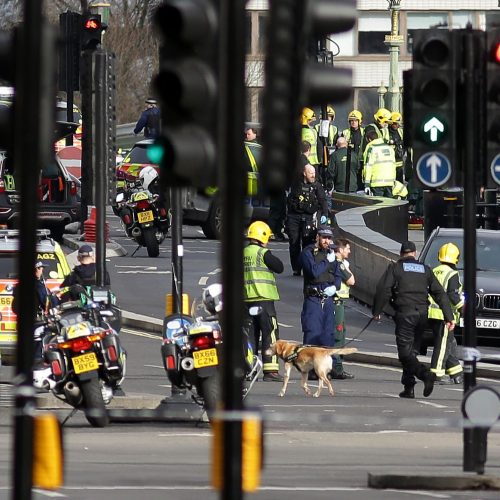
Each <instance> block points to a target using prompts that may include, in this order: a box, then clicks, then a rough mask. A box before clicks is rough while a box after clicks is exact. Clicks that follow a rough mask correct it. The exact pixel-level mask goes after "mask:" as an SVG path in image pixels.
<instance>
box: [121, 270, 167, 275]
mask: <svg viewBox="0 0 500 500" xmlns="http://www.w3.org/2000/svg"><path fill="white" fill-rule="evenodd" d="M116 274H172V271H144V270H142V271H140V270H137V271H118V272H117V273H116Z"/></svg>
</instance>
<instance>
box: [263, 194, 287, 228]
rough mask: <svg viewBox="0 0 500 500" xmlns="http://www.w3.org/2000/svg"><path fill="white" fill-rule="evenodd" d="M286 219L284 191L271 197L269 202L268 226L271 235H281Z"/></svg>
mask: <svg viewBox="0 0 500 500" xmlns="http://www.w3.org/2000/svg"><path fill="white" fill-rule="evenodd" d="M285 218H286V193H285V191H283V192H281V193H279V194H275V195H273V196H271V200H270V202H269V219H268V221H267V222H268V224H269V227H270V228H271V231H272V232H273V234H277V235H280V234H282V233H283V226H284V224H285Z"/></svg>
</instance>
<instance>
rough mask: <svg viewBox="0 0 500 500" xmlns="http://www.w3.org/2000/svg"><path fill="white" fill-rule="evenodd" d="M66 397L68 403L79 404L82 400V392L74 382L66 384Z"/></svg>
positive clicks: (64, 388)
mask: <svg viewBox="0 0 500 500" xmlns="http://www.w3.org/2000/svg"><path fill="white" fill-rule="evenodd" d="M63 391H64V395H65V396H66V399H67V400H68V401H74V404H78V403H79V402H80V400H81V398H82V391H80V388H79V387H78V386H77V385H76V384H75V383H74V382H66V384H64V387H63Z"/></svg>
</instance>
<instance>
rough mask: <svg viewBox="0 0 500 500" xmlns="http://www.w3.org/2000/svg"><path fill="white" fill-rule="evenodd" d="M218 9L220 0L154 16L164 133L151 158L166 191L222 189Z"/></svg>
mask: <svg viewBox="0 0 500 500" xmlns="http://www.w3.org/2000/svg"><path fill="white" fill-rule="evenodd" d="M218 9H219V6H218V1H217V0H208V1H207V0H166V1H164V2H163V3H162V4H161V5H160V6H159V7H158V8H157V10H156V11H155V14H154V23H155V26H156V28H157V30H158V32H159V34H160V37H161V45H160V61H159V72H158V74H157V75H156V77H155V78H154V81H153V86H154V89H155V92H156V95H157V96H158V98H159V103H160V110H161V119H162V130H161V135H160V137H159V138H158V140H157V141H156V142H155V144H154V145H153V146H152V147H151V148H150V150H149V155H150V158H151V159H152V161H155V162H157V163H159V165H160V179H161V182H162V185H163V186H164V187H170V186H186V185H192V186H196V187H199V188H204V187H208V186H212V185H214V184H216V178H217V163H216V152H217V129H218V119H217V100H218V37H217V33H218V19H219V12H218ZM228 50H229V49H228Z"/></svg>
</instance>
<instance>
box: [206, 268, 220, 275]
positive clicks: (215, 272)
mask: <svg viewBox="0 0 500 500" xmlns="http://www.w3.org/2000/svg"><path fill="white" fill-rule="evenodd" d="M221 272H222V269H221V268H220V267H216V268H215V269H214V270H213V271H210V272H209V273H208V274H209V276H213V275H214V274H219V273H221Z"/></svg>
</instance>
